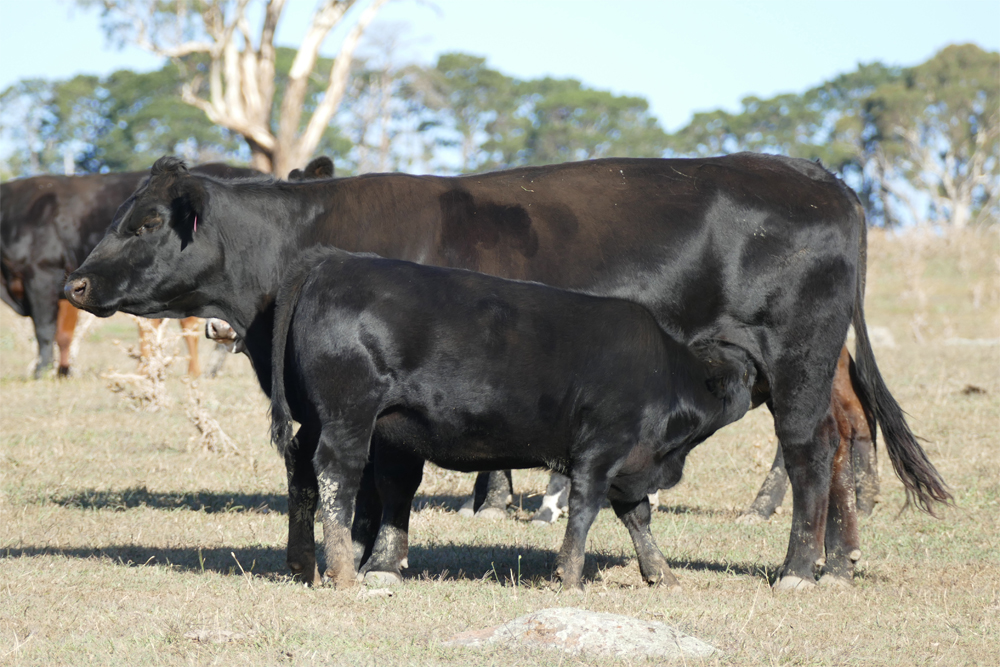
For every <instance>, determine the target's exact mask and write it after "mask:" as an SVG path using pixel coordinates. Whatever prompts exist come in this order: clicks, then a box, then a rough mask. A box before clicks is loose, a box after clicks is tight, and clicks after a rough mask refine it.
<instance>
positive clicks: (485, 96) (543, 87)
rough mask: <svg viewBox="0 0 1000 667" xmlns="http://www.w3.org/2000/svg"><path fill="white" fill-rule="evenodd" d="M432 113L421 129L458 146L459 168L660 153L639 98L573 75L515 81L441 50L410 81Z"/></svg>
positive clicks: (661, 144)
mask: <svg viewBox="0 0 1000 667" xmlns="http://www.w3.org/2000/svg"><path fill="white" fill-rule="evenodd" d="M415 87H416V88H417V89H418V90H419V92H420V96H419V99H420V101H421V102H422V104H423V105H424V107H425V109H427V110H428V111H429V112H430V113H431V114H432V116H433V120H429V121H427V122H426V123H425V124H424V126H423V129H424V131H433V132H434V133H435V136H436V139H435V141H436V145H437V146H438V147H440V148H446V149H452V150H456V149H457V151H458V153H459V155H460V158H459V168H458V170H459V171H463V172H470V171H479V170H485V169H502V168H509V167H517V166H524V165H537V164H551V163H556V162H566V161H569V160H585V159H590V158H597V157H605V156H611V155H615V156H624V157H649V156H660V155H662V154H663V151H664V149H665V148H666V139H667V136H666V134H665V133H664V132H663V130H662V129H661V128H660V127H659V125H658V123H657V121H656V119H655V118H654V117H653V116H652V115H651V114H650V113H649V105H648V103H647V102H646V100H644V99H642V98H639V97H630V96H624V95H622V96H619V95H614V94H612V93H610V92H608V91H602V90H595V89H592V88H588V87H586V86H584V85H583V84H582V83H581V82H579V81H577V80H575V79H553V78H550V77H546V78H544V79H533V80H518V79H515V78H512V77H509V76H507V75H505V74H502V73H501V72H498V71H496V70H493V69H490V68H489V67H487V66H486V60H485V58H480V57H477V56H471V55H468V54H462V53H448V54H444V55H442V56H441V57H440V58H439V59H438V62H437V65H436V66H435V67H434V68H433V69H429V70H425V71H423V72H422V78H421V79H420V83H418V84H416V86H415Z"/></svg>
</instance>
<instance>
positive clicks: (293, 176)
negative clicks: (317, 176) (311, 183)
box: [288, 169, 305, 181]
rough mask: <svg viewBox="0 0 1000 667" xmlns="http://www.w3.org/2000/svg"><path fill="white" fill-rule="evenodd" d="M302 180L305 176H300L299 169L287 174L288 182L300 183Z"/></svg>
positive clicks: (300, 171)
mask: <svg viewBox="0 0 1000 667" xmlns="http://www.w3.org/2000/svg"><path fill="white" fill-rule="evenodd" d="M304 179H305V176H304V175H303V174H302V170H301V169H292V170H291V171H290V172H288V180H289V181H301V180H304Z"/></svg>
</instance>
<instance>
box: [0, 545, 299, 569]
mask: <svg viewBox="0 0 1000 667" xmlns="http://www.w3.org/2000/svg"><path fill="white" fill-rule="evenodd" d="M35 556H64V557H66V558H80V559H88V558H100V559H108V560H111V561H114V562H116V563H119V564H121V565H125V566H127V567H141V566H158V567H168V568H172V569H177V570H183V571H191V572H218V573H220V574H242V572H241V570H240V566H242V568H243V571H245V572H247V573H250V572H253V573H254V574H262V575H268V574H271V575H277V574H284V573H285V572H286V571H287V568H286V566H285V549H284V547H276V546H275V547H267V546H256V547H211V548H198V547H171V548H163V547H148V546H144V545H141V544H116V545H111V546H107V547H68V548H56V547H30V546H29V547H22V548H20V549H5V550H4V551H3V552H2V553H0V558H31V557H35ZM237 561H238V564H237Z"/></svg>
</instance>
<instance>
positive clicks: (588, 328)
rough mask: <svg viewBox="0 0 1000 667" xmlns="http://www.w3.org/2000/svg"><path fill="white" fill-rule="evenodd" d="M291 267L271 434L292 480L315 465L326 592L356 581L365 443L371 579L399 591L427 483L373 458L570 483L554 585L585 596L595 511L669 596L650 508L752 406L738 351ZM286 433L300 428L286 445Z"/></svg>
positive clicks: (617, 311)
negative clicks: (371, 471)
mask: <svg viewBox="0 0 1000 667" xmlns="http://www.w3.org/2000/svg"><path fill="white" fill-rule="evenodd" d="M301 267H302V268H301V269H299V270H296V271H293V272H292V275H291V276H290V277H288V278H287V279H286V282H285V285H284V286H283V288H282V289H281V290H280V291H279V293H278V299H277V311H276V314H275V325H274V346H273V351H274V354H273V357H272V359H273V366H272V392H271V396H272V402H271V414H272V419H273V424H272V429H273V437H274V440H275V443H276V444H277V445H278V447H279V449H280V450H281V451H282V452H283V453H284V455H285V457H286V458H287V457H293V458H294V459H296V460H297V461H299V462H301V464H297V463H293V465H292V466H291V468H298V467H306V466H307V465H308V464H307V463H306V462H310V463H311V464H312V466H313V468H314V472H315V475H316V479H317V482H318V488H319V503H320V506H321V507H322V509H323V535H324V543H325V544H324V546H325V552H326V560H327V568H326V576H327V577H329V578H330V579H332V580H333V581H334V582H335V583H337V584H345V583H353V582H354V581H355V578H356V574H357V573H356V569H355V567H356V556H357V555H358V554H356V553H355V552H354V550H353V548H352V543H351V521H352V517H353V515H354V502H355V497H356V496H357V492H358V489H359V486H360V483H361V477H362V471H363V469H364V467H365V465H366V463H367V461H368V454H369V448H370V446H372V447H373V463H374V467H375V480H376V485H377V486H378V488H379V491H380V494H381V495H382V501H383V517H382V527H381V529H380V532H379V535H378V538H377V540H376V542H375V546H374V550H373V553H372V557H371V558H369V559H368V562H367V563H366V566H365V567H366V570H367V572H368V574H369V575H376V573H378V574H377V576H380V577H382V576H386V575H388V576H391V577H398V576H399V562H400V561H401V560H402V558H404V557H405V555H406V551H405V548H406V543H405V540H406V529H407V523H408V517H409V509H410V505H411V502H412V498H413V493H414V492H415V491H416V488H417V485H418V484H419V482H420V479H419V475H416V476H414V475H412V473H411V477H413V479H411V480H409V483H404V484H399V483H398V482H397V481H396V480H393V481H394V483H391V484H389V483H386V482H387V478H386V475H385V474H384V466H383V464H382V461H388V462H390V464H391V462H392V461H394V460H399V459H402V465H401V466H400V469H402V470H407V471H412V470H413V469H414V465H413V463H417V469H418V470H419V462H420V460H423V459H426V460H430V461H433V462H434V463H436V464H438V465H441V466H443V467H446V468H452V469H455V470H465V471H471V470H482V469H502V468H528V467H537V466H545V467H548V468H551V469H554V470H558V471H561V472H564V473H565V474H567V475H568V476H569V478H570V479H571V481H572V484H571V490H570V497H569V507H570V510H569V523H568V526H567V529H566V537H565V539H564V541H563V546H562V549H561V550H560V552H559V556H558V558H557V561H556V571H555V572H556V576H557V577H559V578H560V579H561V580H562V582H563V584H564V586H567V587H570V588H579V587H580V585H581V584H580V577H581V574H582V571H583V557H584V545H585V543H586V538H587V532H588V531H589V530H590V525H591V523H592V522H593V520H594V518H595V517H596V515H597V512H598V510H599V509H600V506H601V502H602V501H603V499H604V498H605V497H607V498H608V499H609V500H610V501H611V505H612V507H613V508H614V510H615V513H616V514H617V515H618V517H619V518H620V519H621V520H622V522H623V523H624V524H625V525H626V527H628V530H629V533H630V534H631V536H632V541H633V543H634V545H635V549H636V553H637V555H638V557H639V567H640V570H641V572H642V576H643V578H644V579H645V580H646V581H647V582H649V583H659V582H661V581H662V582H665V583H667V584H668V585H676V583H677V582H676V579H674V577H673V575H672V574H671V573H670V570H669V568H668V566H667V563H666V560H665V559H664V558H663V555H662V554H661V553H660V551H659V549H658V548H657V547H656V544H655V542H654V541H653V537H652V534H651V533H650V531H649V518H650V511H649V502H648V500H647V494H648V493H649V492H650V491H655V490H656V489H659V488H668V487H670V486H673V485H674V484H676V483H677V482H678V481H679V480H680V477H681V472H682V470H683V466H684V460H685V457H686V456H687V453H688V452H689V451H690V450H691V449H692V448H693V447H694V446H695V445H697V444H698V443H700V442H702V441H703V440H704V439H705V438H707V437H708V436H709V435H711V434H712V433H713V432H714V431H715V430H717V429H718V428H720V427H722V426H724V425H726V424H728V423H730V422H732V421H735V420H736V419H739V418H740V417H741V416H743V414H744V413H745V412H746V411H747V409H749V407H750V404H751V398H750V388H751V387H752V386H753V383H754V381H755V379H756V370H755V368H754V365H753V362H752V361H751V360H750V357H749V355H747V353H746V352H745V351H744V350H742V349H740V348H738V347H735V346H732V345H724V344H721V343H708V344H705V345H702V346H699V348H698V349H697V350H696V351H692V350H689V349H688V348H687V347H686V346H684V345H682V344H681V343H679V342H677V341H676V340H674V339H672V338H671V337H669V336H668V335H667V334H665V333H664V332H663V331H662V330H661V329H660V328H659V326H658V325H657V324H656V321H655V320H654V319H653V318H652V316H651V315H650V314H649V312H648V311H646V310H645V309H644V308H642V307H641V306H639V305H637V304H634V303H631V302H627V301H623V300H618V299H608V298H600V297H593V296H587V295H583V294H578V293H573V292H566V291H563V290H558V289H555V288H551V287H547V286H544V285H540V284H537V283H525V282H515V281H507V280H502V279H499V278H494V277H490V276H485V275H481V274H476V273H472V272H468V271H461V270H452V269H440V268H435V267H428V266H422V265H418V264H412V263H409V262H402V261H397V260H387V259H382V258H377V257H373V256H361V255H354V254H351V253H347V252H344V251H341V250H335V249H320V250H317V251H311V252H309V253H307V254H306V256H305V257H304V258H303V260H302V262H301ZM292 418H294V419H296V420H297V421H299V422H300V423H301V424H302V426H301V429H300V430H299V432H298V435H297V437H296V438H295V441H294V443H293V442H292V438H291V431H290V421H291V419H292ZM401 487H403V489H401ZM386 491H391V492H392V493H393V496H392V497H386V495H385V492H386ZM301 556H302V557H303V559H304V562H299V563H296V565H297V566H298V567H299V568H301V570H302V571H303V573H305V574H308V573H310V572H312V571H313V570H314V568H315V567H316V566H315V561H314V560H313V561H312V562H309V560H308V559H309V555H308V553H303V554H301Z"/></svg>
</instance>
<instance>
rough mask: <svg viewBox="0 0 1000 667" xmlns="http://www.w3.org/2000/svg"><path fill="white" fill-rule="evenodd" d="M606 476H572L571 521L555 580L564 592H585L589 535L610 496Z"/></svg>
mask: <svg viewBox="0 0 1000 667" xmlns="http://www.w3.org/2000/svg"><path fill="white" fill-rule="evenodd" d="M608 486H609V484H608V479H607V476H606V475H597V474H589V475H587V474H580V473H577V472H575V471H574V472H572V473H571V474H570V490H569V520H568V521H567V522H566V536H565V537H564V538H563V543H562V548H560V549H559V555H558V556H557V557H556V568H555V576H556V578H557V579H559V580H560V581H562V585H563V589H564V590H569V591H583V582H582V579H583V561H584V555H585V553H586V546H587V533H589V532H590V526H591V525H592V524H593V523H594V519H595V518H597V513H598V512H599V511H600V509H601V502H602V501H603V500H604V498H605V497H606V496H607V494H608Z"/></svg>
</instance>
